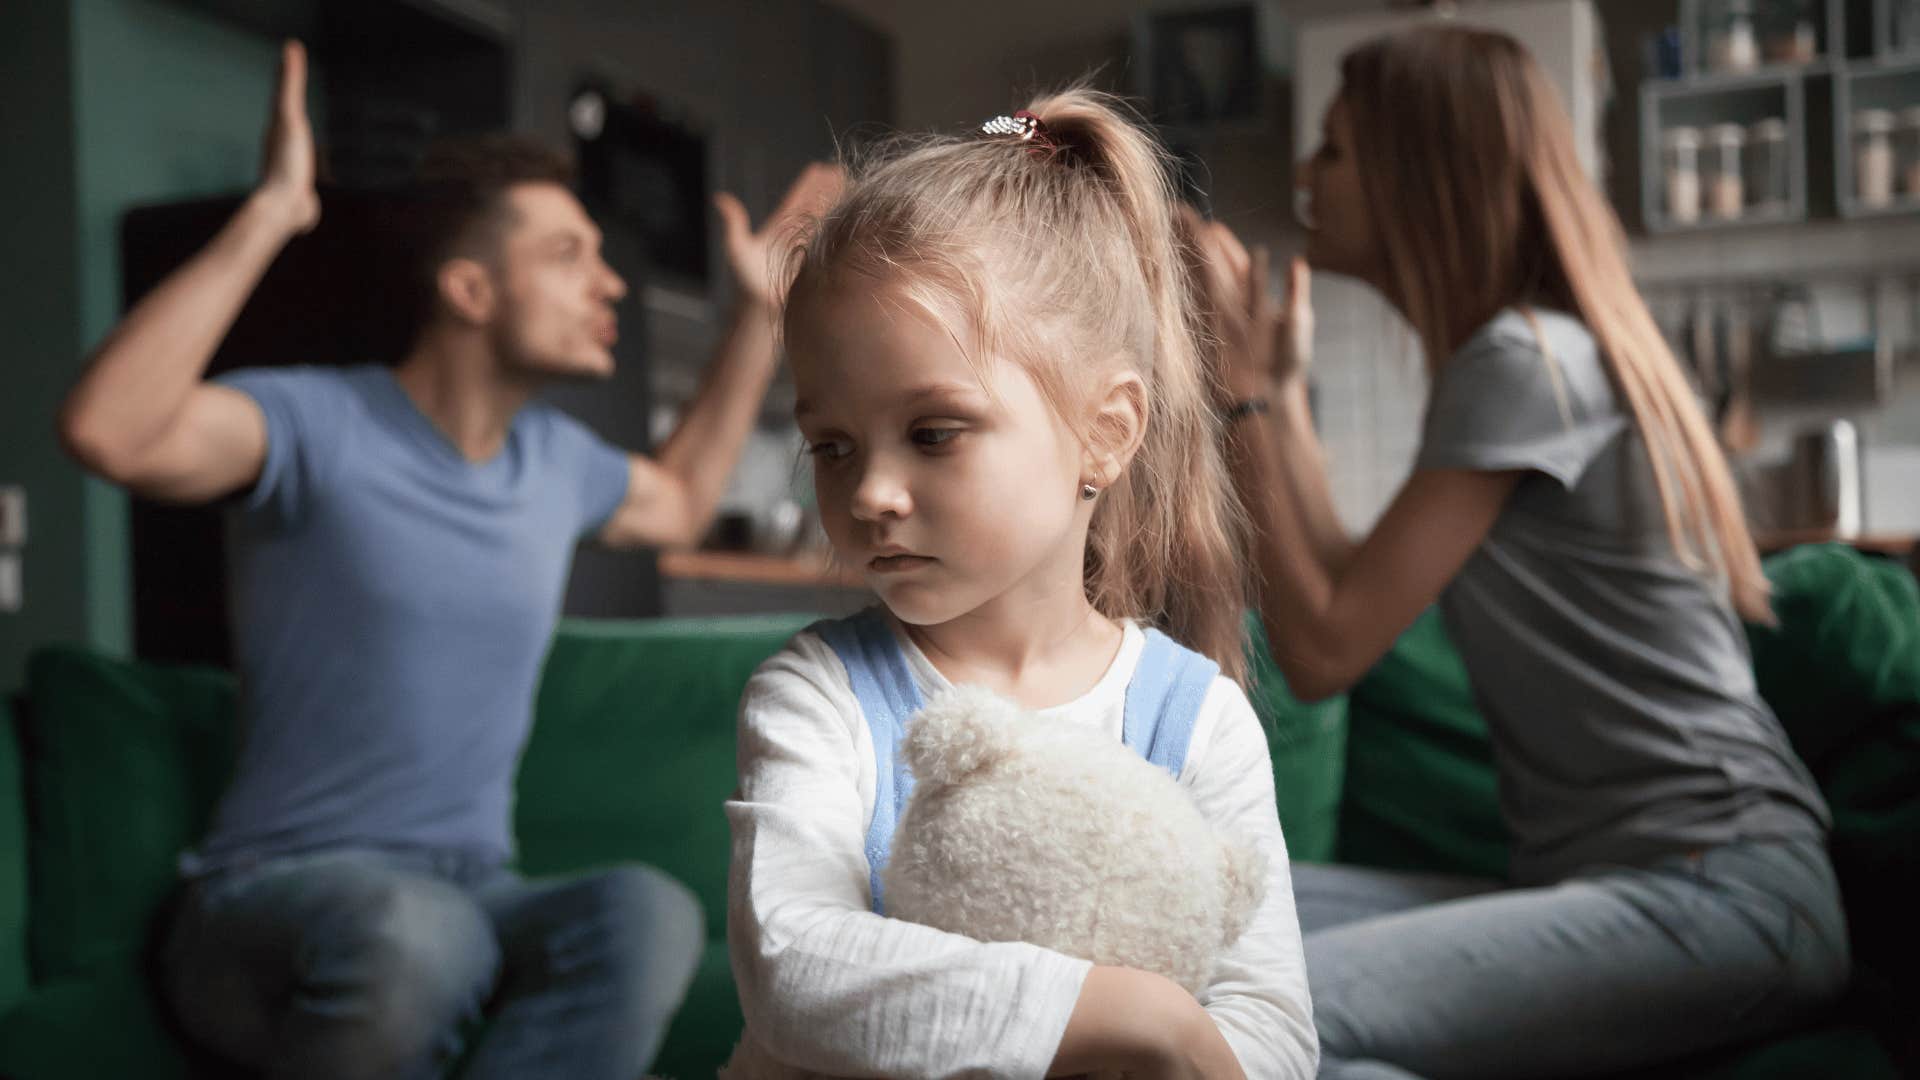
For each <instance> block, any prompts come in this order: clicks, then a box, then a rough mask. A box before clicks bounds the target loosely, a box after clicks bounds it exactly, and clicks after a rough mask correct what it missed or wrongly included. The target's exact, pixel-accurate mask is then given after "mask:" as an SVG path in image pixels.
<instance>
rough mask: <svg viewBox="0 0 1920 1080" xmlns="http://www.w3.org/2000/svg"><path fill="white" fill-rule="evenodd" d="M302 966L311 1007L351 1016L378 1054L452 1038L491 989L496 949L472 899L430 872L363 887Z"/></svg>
mask: <svg viewBox="0 0 1920 1080" xmlns="http://www.w3.org/2000/svg"><path fill="white" fill-rule="evenodd" d="M306 956H307V963H306V964H305V965H304V966H303V969H302V971H301V972H300V988H301V993H302V996H303V997H305V998H306V1000H307V1004H308V1005H309V1007H311V1008H314V1009H316V1010H321V1011H327V1012H331V1013H332V1014H333V1015H335V1016H337V1017H343V1018H344V1017H351V1018H352V1022H354V1023H357V1024H358V1025H359V1026H360V1027H361V1028H362V1030H363V1032H364V1037H365V1038H366V1039H367V1041H368V1043H369V1052H370V1053H372V1054H373V1055H374V1056H376V1057H391V1058H393V1059H394V1060H405V1059H406V1058H407V1057H409V1056H411V1055H412V1054H414V1053H416V1052H420V1051H421V1050H423V1049H427V1048H432V1047H433V1046H435V1045H436V1044H438V1043H442V1042H445V1041H447V1040H449V1039H451V1038H452V1037H453V1036H454V1033H455V1032H456V1031H457V1029H458V1027H459V1026H460V1025H461V1024H462V1023H463V1022H465V1021H466V1020H468V1019H470V1018H471V1017H473V1016H475V1015H477V1014H478V1013H479V1011H480V1008H481V1006H482V1005H483V1004H484V1003H485V1002H486V999H487V996H488V994H489V993H490V992H491V991H492V989H493V985H494V981H495V979H496V977H497V975H498V972H499V967H500V949H499V945H498V943H497V942H496V940H495V939H494V935H493V930H492V926H491V924H490V923H489V922H488V920H487V918H486V916H485V914H484V913H483V912H482V911H481V910H480V908H479V907H478V905H476V904H474V903H473V902H472V901H471V900H470V899H468V898H467V897H466V896H465V895H463V894H462V893H461V892H460V891H459V890H457V889H455V888H453V887H452V886H450V885H446V884H444V883H442V882H439V881H436V880H433V879H428V878H418V879H415V878H406V877H389V878H384V879H381V880H380V881H378V882H376V883H372V884H370V885H369V886H368V887H367V888H365V889H364V890H362V891H360V893H359V894H358V895H356V896H354V897H353V898H352V900H351V902H349V903H346V904H343V906H342V908H341V910H339V911H337V912H336V913H334V914H333V916H332V917H331V918H329V919H328V921H327V925H326V926H325V927H323V928H316V933H315V935H314V938H313V940H312V941H311V942H310V945H309V947H308V949H307V950H306Z"/></svg>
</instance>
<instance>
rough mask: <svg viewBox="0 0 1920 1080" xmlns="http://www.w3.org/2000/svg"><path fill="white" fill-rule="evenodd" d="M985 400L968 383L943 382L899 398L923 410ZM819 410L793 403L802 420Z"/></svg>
mask: <svg viewBox="0 0 1920 1080" xmlns="http://www.w3.org/2000/svg"><path fill="white" fill-rule="evenodd" d="M985 398H986V391H985V390H984V389H982V388H981V387H979V386H977V385H975V384H973V383H970V382H958V381H943V382H930V383H926V384H924V385H921V386H916V387H914V388H913V389H911V390H909V391H907V392H906V394H904V395H903V396H902V398H901V400H902V401H904V402H905V403H906V405H907V407H909V408H923V407H925V406H927V405H977V404H979V403H980V402H981V401H983V400H984V399H985ZM818 411H819V409H818V407H817V406H816V405H815V403H814V402H813V401H812V400H811V399H808V398H801V399H800V400H799V401H796V402H794V405H793V415H794V417H795V418H796V419H803V418H805V417H808V416H812V415H814V414H815V413H816V412H818Z"/></svg>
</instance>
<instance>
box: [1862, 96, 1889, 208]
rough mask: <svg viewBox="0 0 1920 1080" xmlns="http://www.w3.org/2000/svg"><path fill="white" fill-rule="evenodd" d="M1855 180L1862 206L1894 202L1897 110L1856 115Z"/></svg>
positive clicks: (1868, 206)
mask: <svg viewBox="0 0 1920 1080" xmlns="http://www.w3.org/2000/svg"><path fill="white" fill-rule="evenodd" d="M1853 183H1854V194H1855V197H1857V198H1858V199H1859V200H1860V205H1861V206H1864V207H1866V208H1868V209H1879V208H1881V207H1884V206H1887V205H1889V204H1890V203H1892V202H1893V113H1891V112H1889V111H1888V110H1886V109H1862V110H1861V111H1859V112H1857V113H1854V114H1853Z"/></svg>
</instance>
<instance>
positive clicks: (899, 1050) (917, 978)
mask: <svg viewBox="0 0 1920 1080" xmlns="http://www.w3.org/2000/svg"><path fill="white" fill-rule="evenodd" d="M838 663H839V661H838V660H837V659H836V658H835V657H834V655H833V653H832V651H831V650H830V649H829V648H828V647H827V646H826V645H825V644H824V643H823V642H821V641H820V640H819V639H818V638H816V637H814V636H813V635H810V634H805V635H801V636H800V637H798V638H796V639H795V640H794V642H793V643H792V644H790V645H789V646H788V648H787V649H786V650H785V651H783V652H782V653H781V654H779V655H777V656H775V657H774V658H773V659H772V660H770V661H768V662H767V664H766V665H764V666H763V667H762V668H761V670H760V671H759V672H758V673H757V674H756V675H755V676H754V678H753V680H752V681H751V682H750V683H749V684H748V686H747V691H746V696H745V698H744V699H743V701H742V703H741V719H740V747H739V755H740V761H739V764H740V790H739V792H738V794H737V796H736V797H735V798H734V799H733V800H731V801H729V802H728V804H727V817H728V819H729V821H730V822H731V824H732V828H733V865H732V870H731V877H730V882H729V889H728V935H727V936H728V940H729V942H730V943H731V948H732V956H733V969H734V975H735V979H736V981H737V982H738V984H739V989H740V1001H741V1005H742V1007H743V1008H744V1010H745V1012H746V1017H747V1025H748V1029H749V1032H750V1034H751V1035H752V1037H753V1038H754V1039H756V1040H757V1041H758V1042H759V1043H760V1044H761V1045H762V1046H763V1047H764V1048H765V1049H767V1050H769V1051H771V1052H772V1054H773V1056H775V1057H776V1058H779V1059H781V1060H782V1061H785V1062H787V1063H788V1064H791V1065H795V1066H799V1067H801V1068H804V1069H808V1070H811V1071H814V1072H819V1073H825V1074H828V1075H832V1076H851V1077H859V1076H925V1077H945V1076H957V1075H977V1076H985V1075H992V1076H1041V1075H1044V1074H1046V1073H1048V1072H1049V1071H1050V1070H1051V1069H1052V1065H1053V1061H1054V1057H1055V1053H1056V1050H1057V1049H1058V1048H1059V1046H1060V1043H1061V1039H1062V1036H1063V1034H1064V1033H1065V1032H1066V1030H1067V1027H1068V1023H1069V1019H1070V1018H1071V1016H1072V1014H1073V1013H1074V1010H1075V1005H1076V1003H1077V1002H1078V1000H1079V998H1080V994H1081V988H1082V984H1083V982H1084V981H1085V980H1086V978H1087V975H1088V972H1089V969H1090V967H1091V965H1089V964H1087V963H1086V962H1085V961H1081V960H1075V959H1071V958H1069V957H1066V956H1063V955H1061V954H1059V953H1056V952H1051V951H1049V950H1046V949H1042V948H1039V947H1037V946H1033V945H1025V944H1018V943H1007V944H1000V943H995V944H988V943H982V942H978V941H975V940H973V939H971V938H967V937H962V936H960V935H956V934H948V933H944V932H942V931H938V930H934V929H932V928H930V927H925V926H919V925H915V924H913V923H907V922H902V921H899V920H896V919H887V918H883V917H881V916H879V915H875V914H873V913H872V911H870V910H869V908H868V904H869V898H868V885H867V875H868V866H867V860H866V855H865V852H864V850H863V848H864V840H865V834H866V829H867V823H868V815H869V805H870V803H871V799H872V796H871V787H872V785H871V777H870V774H871V771H872V765H871V758H872V749H871V746H870V744H869V741H868V740H867V738H866V737H865V735H864V728H863V727H861V726H860V725H861V724H862V721H861V720H860V714H859V712H858V706H857V705H856V704H855V702H854V700H853V696H852V694H851V693H850V692H849V691H848V690H847V688H846V684H845V678H844V675H839V672H838V670H837V665H838ZM836 676H838V677H837V678H836ZM863 755H864V758H865V761H864V763H863ZM863 773H865V774H867V775H864V776H863ZM863 780H865V784H864V790H863ZM1103 981H1104V980H1103ZM1147 1027H1148V1028H1149V1029H1150V1030H1151V1028H1152V1025H1147Z"/></svg>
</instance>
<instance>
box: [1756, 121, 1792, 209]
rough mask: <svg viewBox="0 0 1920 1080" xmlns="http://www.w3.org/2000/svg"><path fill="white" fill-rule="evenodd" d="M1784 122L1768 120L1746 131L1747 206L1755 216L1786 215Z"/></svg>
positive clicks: (1787, 190) (1787, 196) (1786, 167)
mask: <svg viewBox="0 0 1920 1080" xmlns="http://www.w3.org/2000/svg"><path fill="white" fill-rule="evenodd" d="M1788 166H1789V162H1788V160H1787V122H1786V121H1785V120H1782V119H1781V118H1779V117H1777V116H1770V117H1768V118H1766V119H1765V120H1762V121H1760V122H1759V123H1757V124H1755V125H1753V126H1752V127H1750V128H1748V129H1747V151H1746V175H1747V205H1748V206H1749V207H1751V208H1752V210H1753V212H1754V213H1756V214H1764V215H1772V216H1777V215H1780V214H1784V213H1786V212H1787V204H1788V202H1789V201H1790V199H1791V197H1792V192H1791V191H1790V190H1789V186H1790V185H1789V182H1788V178H1789V172H1790V170H1789V167H1788Z"/></svg>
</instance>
